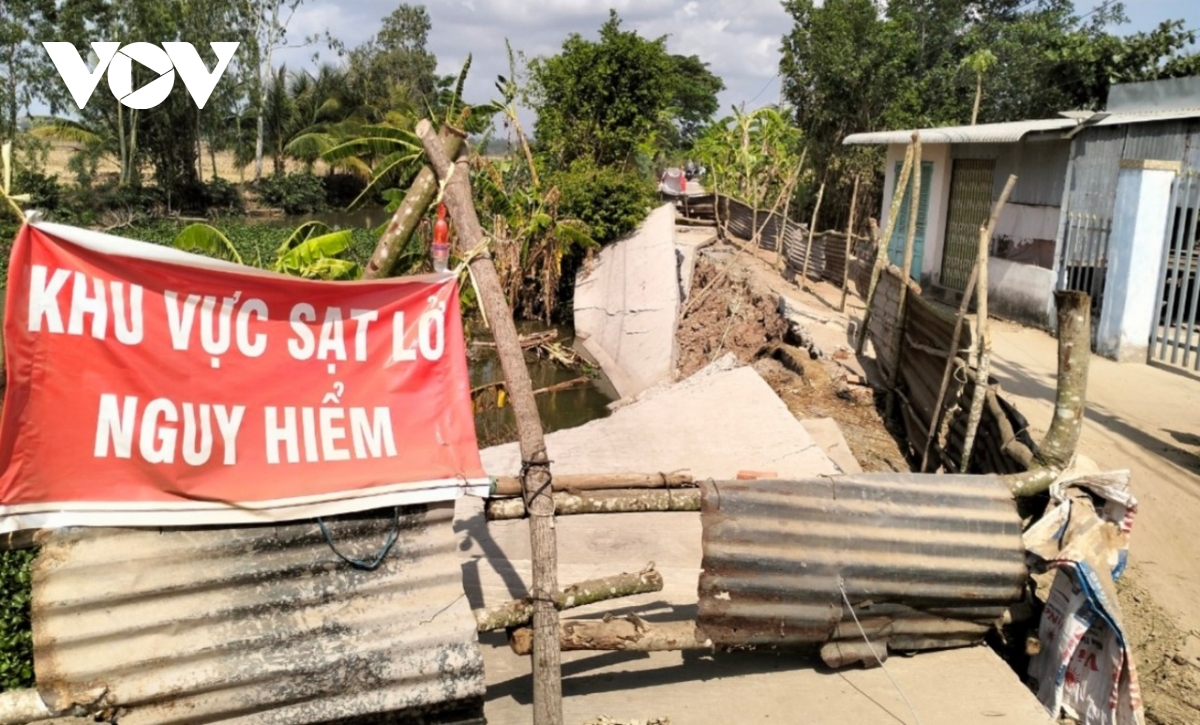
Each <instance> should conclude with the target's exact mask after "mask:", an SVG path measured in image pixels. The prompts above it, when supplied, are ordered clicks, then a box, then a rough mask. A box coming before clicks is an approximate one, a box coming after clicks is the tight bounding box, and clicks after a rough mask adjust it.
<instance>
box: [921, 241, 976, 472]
mask: <svg viewBox="0 0 1200 725" xmlns="http://www.w3.org/2000/svg"><path fill="white" fill-rule="evenodd" d="M978 279H979V265H978V264H973V265H971V275H970V277H968V278H967V289H966V291H965V292H963V298H962V302H961V303H959V305H958V315H957V316H956V317H955V318H954V336H953V337H952V338H951V340H950V354H949V355H948V356H947V357H946V367H945V368H944V369H943V370H942V385H941V387H940V388H938V395H937V403H935V404H934V406H933V416H932V417H931V418H930V419H929V431H928V433H926V435H925V450H924V451H922V453H921V468H920V471H921V473H925V472H926V471H928V470H929V468H928V466H929V451H930V450H931V449H932V447H933V441H934V440H935V439H940V438H941V430H942V412H943V411H942V405H944V404H945V402H946V393H947V392H949V390H950V378H951V377H953V375H954V365H955V363H954V361H955V360H956V359H957V358H958V348H959V338H960V337H962V328H963V322H964V321H965V320H966V318H967V310H968V309H969V308H970V306H971V295H973V294H975V283H976V281H977V280H978Z"/></svg>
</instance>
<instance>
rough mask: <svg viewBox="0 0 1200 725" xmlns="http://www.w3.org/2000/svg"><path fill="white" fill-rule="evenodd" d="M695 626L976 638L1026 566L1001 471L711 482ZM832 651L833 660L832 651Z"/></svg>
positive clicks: (1007, 601) (799, 645) (770, 635)
mask: <svg viewBox="0 0 1200 725" xmlns="http://www.w3.org/2000/svg"><path fill="white" fill-rule="evenodd" d="M701 491H702V508H701V511H702V514H701V520H702V523H703V532H704V534H703V535H704V540H703V545H704V559H703V564H702V567H703V573H702V574H701V576H700V586H699V596H700V607H699V618H698V626H699V628H700V629H701V630H702V632H703V634H704V636H706V637H709V638H711V639H712V641H713V643H714V644H715V645H717V646H720V647H740V646H751V645H755V646H763V645H772V646H778V647H786V648H794V649H801V650H816V649H818V648H819V647H820V646H821V645H823V644H825V643H828V642H835V641H846V642H851V641H859V642H861V641H862V635H861V633H860V632H859V630H858V625H856V624H855V623H854V619H853V616H852V614H851V610H850V609H849V608H847V607H846V605H845V603H844V599H843V593H842V592H843V589H844V591H845V596H846V598H848V599H849V601H850V604H851V605H852V607H853V613H854V615H857V617H858V619H859V622H860V623H861V625H862V626H863V628H864V629H865V630H866V632H867V634H868V636H869V637H871V640H872V642H875V643H876V647H877V648H878V647H879V645H880V644H886V645H887V646H888V647H889V648H890V649H892V650H894V651H895V650H901V651H907V650H918V649H929V648H941V647H948V646H958V645H962V644H971V643H977V642H979V641H980V640H982V638H983V636H984V634H985V633H986V632H987V630H988V629H989V628H990V627H991V626H992V625H993V624H995V623H996V622H997V621H998V620H999V619H1000V618H1001V617H1002V616H1003V613H1004V610H1005V608H1006V607H1008V606H1009V605H1011V604H1012V603H1014V602H1017V601H1018V600H1020V598H1021V596H1022V591H1023V587H1024V583H1025V578H1026V576H1027V571H1026V567H1025V554H1024V549H1023V546H1022V543H1021V520H1020V517H1019V516H1018V515H1017V510H1016V506H1015V504H1014V503H1013V501H1012V498H1011V496H1010V495H1009V493H1008V490H1007V488H1006V487H1005V486H1004V484H1003V483H1002V482H1001V481H1000V479H999V478H997V477H994V476H933V475H919V474H862V475H855V476H837V477H827V478H820V479H812V480H800V481H739V482H718V483H714V482H711V481H710V482H708V483H705V484H703V485H702V487H701ZM827 661H828V660H827Z"/></svg>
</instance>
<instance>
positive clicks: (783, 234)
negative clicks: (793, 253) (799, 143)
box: [775, 146, 808, 270]
mask: <svg viewBox="0 0 1200 725" xmlns="http://www.w3.org/2000/svg"><path fill="white" fill-rule="evenodd" d="M807 157H808V147H807V146H805V147H804V150H802V151H801V152H800V163H798V164H796V178H797V179H798V178H800V174H802V173H804V159H805V158H807ZM791 209H792V195H791V194H788V200H787V202H786V203H784V205H783V223H782V224H780V225H779V244H777V245H776V246H775V268H776V269H781V270H782V269H784V268H785V267H786V266H787V262H784V261H782V259H783V253H784V251H785V250H784V247H785V246H786V245H787V225H788V222H789V221H790V220H791V217H790V216H789V214H790V213H791Z"/></svg>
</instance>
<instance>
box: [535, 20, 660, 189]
mask: <svg viewBox="0 0 1200 725" xmlns="http://www.w3.org/2000/svg"><path fill="white" fill-rule="evenodd" d="M674 71H675V63H674V62H673V61H672V59H671V56H670V55H669V54H668V53H667V51H666V38H658V39H656V40H648V39H646V38H643V37H641V36H640V35H638V34H637V33H636V32H633V31H624V30H621V20H620V18H619V17H618V16H617V12H616V11H615V10H612V11H610V14H609V19H608V21H607V22H606V23H605V24H604V25H603V27H601V28H600V37H599V40H596V41H591V40H587V39H585V38H584V37H583V36H582V35H579V34H578V33H572V34H571V35H570V37H568V38H567V40H566V42H564V43H563V46H562V52H560V53H559V54H558V55H553V56H549V57H546V58H537V59H535V60H533V61H532V62H531V63H530V65H529V72H530V84H531V87H530V93H531V96H532V99H533V105H534V108H535V109H536V110H537V113H538V119H537V125H536V127H535V135H536V137H537V140H538V143H539V144H540V145H541V146H542V147H543V148H544V149H545V151H546V152H548V153H549V154H550V155H551V156H552V157H553V158H554V160H555V161H556V162H557V163H558V164H560V165H563V166H566V165H569V164H570V163H571V162H572V161H574V160H576V159H580V158H584V159H588V160H590V161H592V162H593V163H595V164H597V165H600V166H607V165H620V166H625V167H627V168H628V167H630V166H631V165H632V164H633V162H634V160H635V156H636V154H637V152H638V150H639V148H642V147H644V146H645V145H646V144H647V143H648V142H649V141H651V140H652V139H653V138H654V136H655V134H656V132H657V130H658V128H659V126H658V124H659V121H660V119H661V118H662V117H663V116H664V115H666V111H667V109H668V108H669V107H670V103H671V100H672V91H673V84H672V74H673V73H674Z"/></svg>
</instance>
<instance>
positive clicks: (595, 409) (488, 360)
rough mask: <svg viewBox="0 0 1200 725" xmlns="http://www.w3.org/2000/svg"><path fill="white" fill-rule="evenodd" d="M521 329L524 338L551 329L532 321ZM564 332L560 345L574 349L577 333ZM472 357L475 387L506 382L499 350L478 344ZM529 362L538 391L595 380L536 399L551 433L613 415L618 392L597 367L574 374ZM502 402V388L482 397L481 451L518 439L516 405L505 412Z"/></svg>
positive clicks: (529, 356)
mask: <svg viewBox="0 0 1200 725" xmlns="http://www.w3.org/2000/svg"><path fill="white" fill-rule="evenodd" d="M517 328H518V330H519V332H520V333H521V334H522V335H527V334H530V333H531V332H540V331H542V330H546V329H548V328H547V326H546V325H543V324H540V323H530V322H526V323H519V324H518V325H517ZM558 331H559V337H558V341H559V342H562V343H563V345H564V347H570V346H571V344H572V342H573V340H572V338H571V335H572V332H571V330H569V329H564V328H562V327H559V328H558ZM470 357H471V360H470V363H471V364H470V369H471V387H472V388H478V387H480V386H483V385H486V384H488V383H491V382H495V381H500V380H503V379H504V373H503V371H501V369H500V360H499V358H498V357H497V356H496V351H495V350H494V349H491V348H484V347H480V346H478V345H473V346H472V349H471V353H470ZM525 362H526V367H527V368H528V369H529V377H530V378H531V379H532V382H533V388H534V390H538V389H540V388H546V387H550V386H552V385H554V384H556V383H564V382H567V381H569V380H574V379H575V378H578V377H580V376H584V375H592V376H593V379H592V380H591V381H589V382H588V383H587V384H585V385H580V386H578V387H572V388H568V389H566V390H559V391H556V392H552V393H542V394H540V395H538V396H537V397H536V400H537V406H538V414H539V415H540V416H541V419H542V427H543V429H544V430H545V431H546V432H547V433H552V432H554V431H556V430H562V429H564V428H574V427H576V426H580V425H583V424H584V423H587V422H588V421H592V420H596V419H597V418H603V417H606V416H607V415H608V414H609V410H608V404H609V403H611V402H613V401H614V400H616V399H617V395H616V391H615V390H613V388H612V385H611V384H609V382H608V380H607V379H605V378H604V377H603V375H602V374H601V373H599V372H598V371H594V370H592V369H591V368H588V369H584V368H582V367H581V368H579V369H569V368H566V367H563V366H562V365H559V364H558V363H555V362H553V361H550V360H546V359H544V358H541V357H539V356H538V355H537V354H536V353H534V352H526V354H525ZM497 400H498V389H497V388H490V389H488V390H486V391H482V392H480V393H479V395H477V396H476V406H475V427H476V432H477V434H478V436H479V445H480V446H489V445H496V444H497V443H504V442H508V441H513V440H516V437H517V435H516V420H515V419H514V418H513V414H512V406H511V405H508V404H507V403H506V404H505V405H504V406H503V407H497V406H496V403H497Z"/></svg>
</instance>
